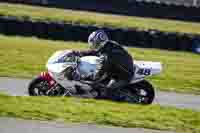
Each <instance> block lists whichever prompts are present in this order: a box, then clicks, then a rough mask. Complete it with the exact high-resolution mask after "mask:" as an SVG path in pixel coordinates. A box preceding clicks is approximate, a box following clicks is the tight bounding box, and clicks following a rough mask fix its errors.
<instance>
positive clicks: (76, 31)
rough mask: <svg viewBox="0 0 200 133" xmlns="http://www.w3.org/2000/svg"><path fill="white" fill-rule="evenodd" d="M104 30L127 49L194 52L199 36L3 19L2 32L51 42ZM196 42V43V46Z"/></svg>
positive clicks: (68, 39) (71, 39)
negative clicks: (143, 48)
mask: <svg viewBox="0 0 200 133" xmlns="http://www.w3.org/2000/svg"><path fill="white" fill-rule="evenodd" d="M99 28H103V29H104V30H105V31H106V32H107V33H108V34H109V36H110V38H111V39H112V40H115V41H118V42H119V43H121V44H123V45H125V46H134V47H147V48H160V49H169V50H182V51H192V50H193V48H194V47H196V46H194V45H197V44H198V43H197V42H199V40H200V36H199V35H191V34H180V33H168V32H160V31H156V30H148V31H139V30H137V29H117V28H107V27H95V26H88V25H75V24H66V23H62V22H59V23H58V22H57V23H56V22H35V21H34V22H33V21H31V20H19V19H17V18H13V17H0V33H1V34H5V35H20V36H36V37H39V38H44V39H50V40H64V41H83V42H87V38H88V35H89V34H90V33H91V32H92V31H94V30H97V29H99ZM194 42H195V43H194Z"/></svg>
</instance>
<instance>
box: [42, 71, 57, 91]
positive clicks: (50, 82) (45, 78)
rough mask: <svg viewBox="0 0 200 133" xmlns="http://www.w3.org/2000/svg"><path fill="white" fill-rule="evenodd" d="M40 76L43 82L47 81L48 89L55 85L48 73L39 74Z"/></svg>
mask: <svg viewBox="0 0 200 133" xmlns="http://www.w3.org/2000/svg"><path fill="white" fill-rule="evenodd" d="M40 76H41V78H43V79H44V80H46V81H48V83H49V87H52V86H53V85H54V84H55V83H56V81H55V80H54V79H53V78H52V77H51V75H50V74H49V72H41V73H40Z"/></svg>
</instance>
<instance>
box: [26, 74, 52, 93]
mask: <svg viewBox="0 0 200 133" xmlns="http://www.w3.org/2000/svg"><path fill="white" fill-rule="evenodd" d="M47 90H48V81H46V80H45V79H43V78H41V77H40V76H38V77H36V78H34V79H33V80H32V81H31V82H30V84H29V87H28V93H29V95H30V96H45V95H46V91H47Z"/></svg>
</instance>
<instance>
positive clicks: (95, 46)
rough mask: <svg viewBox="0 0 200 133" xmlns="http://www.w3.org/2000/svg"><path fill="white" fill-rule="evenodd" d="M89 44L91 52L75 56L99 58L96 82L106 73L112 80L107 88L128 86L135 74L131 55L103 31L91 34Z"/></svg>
mask: <svg viewBox="0 0 200 133" xmlns="http://www.w3.org/2000/svg"><path fill="white" fill-rule="evenodd" d="M88 43H89V45H90V47H91V48H92V49H91V50H88V51H73V52H72V53H73V54H74V55H75V56H80V57H82V56H99V57H101V59H102V61H101V66H102V67H101V68H100V70H99V71H98V73H97V74H96V76H95V79H94V80H97V79H99V78H100V77H99V76H101V75H103V74H104V73H106V74H107V75H108V76H109V77H110V78H111V79H112V80H111V81H110V82H109V84H108V85H107V87H109V88H111V89H112V88H113V89H114V88H116V87H119V86H123V85H125V84H127V82H129V81H130V80H131V78H132V77H133V74H134V67H133V59H132V57H131V55H130V54H129V53H128V52H127V51H126V50H125V49H124V48H123V47H122V46H120V45H119V44H118V43H117V42H114V41H111V40H109V39H108V36H107V34H106V33H105V32H104V31H103V30H97V31H94V32H92V33H91V34H90V36H89V38H88Z"/></svg>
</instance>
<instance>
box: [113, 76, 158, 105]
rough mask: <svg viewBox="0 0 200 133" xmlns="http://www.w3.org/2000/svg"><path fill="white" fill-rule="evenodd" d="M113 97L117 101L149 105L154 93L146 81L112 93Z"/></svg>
mask: <svg viewBox="0 0 200 133" xmlns="http://www.w3.org/2000/svg"><path fill="white" fill-rule="evenodd" d="M114 95H115V96H114V98H115V100H117V101H122V102H128V103H137V104H151V103H152V102H153V100H154V97H155V92H154V88H153V86H152V85H151V84H150V83H149V82H148V81H146V80H143V81H140V82H138V83H135V84H130V85H128V86H127V87H124V88H122V89H119V90H117V91H116V92H114Z"/></svg>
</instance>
